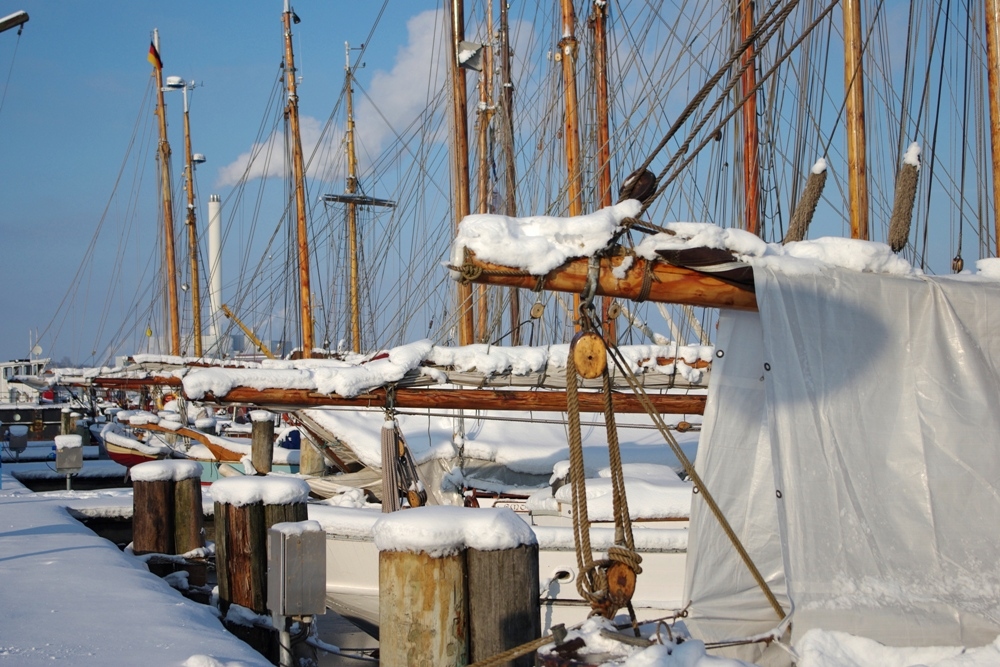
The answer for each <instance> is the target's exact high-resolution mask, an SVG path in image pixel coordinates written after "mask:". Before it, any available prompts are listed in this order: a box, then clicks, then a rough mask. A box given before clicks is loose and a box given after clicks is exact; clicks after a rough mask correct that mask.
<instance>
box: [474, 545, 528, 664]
mask: <svg viewBox="0 0 1000 667" xmlns="http://www.w3.org/2000/svg"><path fill="white" fill-rule="evenodd" d="M466 561H467V567H468V578H469V590H470V591H474V593H473V594H471V595H470V596H469V658H470V660H471V661H473V662H478V661H480V660H485V659H486V658H489V657H492V656H494V655H497V654H498V653H502V652H503V651H507V650H509V649H512V648H514V647H516V646H520V645H521V644H524V643H527V642H530V641H532V640H534V639H538V638H539V637H541V635H542V625H541V617H540V616H539V614H538V597H539V583H538V546H537V545H522V546H519V547H516V548H514V549H505V550H502V551H478V550H476V549H469V550H467V551H466ZM534 664H535V658H534V653H529V654H528V655H524V656H521V657H520V658H518V659H517V660H511V661H509V662H505V663H503V665H505V666H506V667H531V666H532V665H534Z"/></svg>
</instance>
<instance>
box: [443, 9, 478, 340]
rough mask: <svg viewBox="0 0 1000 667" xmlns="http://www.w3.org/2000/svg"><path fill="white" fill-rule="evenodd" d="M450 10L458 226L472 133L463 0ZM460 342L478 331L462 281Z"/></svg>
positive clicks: (464, 208) (465, 207)
mask: <svg viewBox="0 0 1000 667" xmlns="http://www.w3.org/2000/svg"><path fill="white" fill-rule="evenodd" d="M445 7H446V8H447V10H448V16H449V17H450V20H449V21H448V26H449V33H450V34H449V36H448V38H449V42H450V44H449V47H450V49H451V53H450V56H451V64H450V68H451V84H452V85H451V109H452V123H453V126H452V127H453V130H454V131H453V133H452V136H453V140H454V149H453V150H452V198H453V199H454V205H455V224H456V227H457V225H458V223H459V222H461V221H462V218H464V217H465V216H467V215H468V214H469V135H468V120H467V118H468V103H467V101H466V86H465V70H463V69H462V68H461V67H459V62H458V43H459V42H461V41H463V40H464V39H465V5H464V3H463V0H445ZM458 316H459V320H458V343H459V345H469V344H471V343H472V342H473V337H474V335H475V333H474V330H473V317H472V286H471V285H469V284H468V283H458Z"/></svg>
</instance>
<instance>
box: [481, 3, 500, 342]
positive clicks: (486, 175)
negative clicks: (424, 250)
mask: <svg viewBox="0 0 1000 667" xmlns="http://www.w3.org/2000/svg"><path fill="white" fill-rule="evenodd" d="M503 1H506V0H503ZM487 5H488V9H487V16H489V17H490V21H491V22H492V18H493V7H492V3H487ZM487 31H489V29H487ZM490 56H491V53H490V47H489V45H488V44H487V45H484V46H483V69H482V71H481V72H480V73H479V118H478V119H477V127H476V130H477V132H476V134H477V138H478V140H479V166H478V169H477V172H478V173H477V180H478V186H479V188H478V189H479V201H478V202H477V207H476V208H477V210H478V211H479V212H480V213H489V212H490V159H489V150H490V140H489V133H490V122H491V120H492V118H493V106H492V104H491V100H492V92H493V91H492V90H491V87H492V86H491V84H492V81H491V72H490V69H491V67H492V65H493V64H492V62H491V57H490ZM486 287H487V286H486V285H483V284H478V285H476V295H477V297H478V298H477V299H476V301H477V304H478V310H477V312H476V315H477V318H476V341H477V342H479V343H486V342H488V340H487V339H488V335H489V309H488V307H487V301H488V294H487V291H486Z"/></svg>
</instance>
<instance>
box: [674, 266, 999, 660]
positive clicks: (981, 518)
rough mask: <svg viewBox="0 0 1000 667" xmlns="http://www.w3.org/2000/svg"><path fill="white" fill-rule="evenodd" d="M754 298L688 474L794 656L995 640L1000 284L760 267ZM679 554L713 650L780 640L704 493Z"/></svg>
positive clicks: (718, 363)
mask: <svg viewBox="0 0 1000 667" xmlns="http://www.w3.org/2000/svg"><path fill="white" fill-rule="evenodd" d="M754 280H755V282H756V290H757V302H758V305H759V308H760V312H759V314H757V313H736V312H731V311H730V312H726V313H724V315H723V317H722V320H721V323H720V327H719V337H718V351H717V358H716V360H715V361H714V368H713V374H712V375H713V377H712V383H711V386H710V388H709V398H708V406H707V409H706V415H705V420H704V427H703V431H702V437H701V442H700V444H699V450H698V459H697V464H696V466H697V469H698V471H699V474H700V475H702V477H703V479H704V482H705V485H706V486H707V487H708V488H709V489H710V490H711V491H712V493H713V495H714V497H715V498H716V500H717V502H718V503H719V505H720V506H721V508H722V510H723V512H724V513H725V515H726V516H727V518H728V520H729V522H730V524H731V525H732V526H733V528H734V530H735V532H736V534H737V535H739V536H740V538H741V539H742V541H743V543H744V545H745V546H746V547H747V550H748V552H749V553H750V555H751V556H752V557H753V558H754V560H755V562H756V564H757V566H758V567H759V568H760V570H761V572H762V574H763V575H764V577H765V578H766V579H767V580H768V581H769V582H770V583H771V584H772V587H773V590H774V591H775V593H776V594H777V596H778V599H779V601H781V603H782V604H783V606H784V608H785V610H786V611H787V610H790V609H794V612H793V616H792V619H793V624H792V628H793V639H794V637H798V636H801V634H802V633H804V632H805V631H806V630H808V629H810V628H814V627H821V628H824V629H827V630H843V631H846V632H850V633H852V634H856V635H861V636H866V637H871V638H873V639H876V640H878V641H880V642H883V643H885V644H888V645H894V646H927V645H965V646H981V645H983V644H987V643H989V642H991V641H993V639H994V638H996V636H997V634H998V633H1000V410H998V409H997V399H998V396H1000V283H997V282H993V281H984V280H978V279H973V278H968V277H961V278H954V277H952V278H929V277H899V276H886V275H875V274H871V273H861V272H856V271H848V270H843V269H835V268H823V269H819V270H816V271H813V272H809V273H804V274H798V275H791V274H783V273H779V272H776V271H774V270H772V269H769V268H767V267H761V266H757V267H755V269H754ZM688 556H689V557H688V561H687V562H688V576H687V596H688V598H689V599H691V600H692V601H693V604H692V617H693V619H697V618H699V617H701V618H702V619H703V620H702V621H697V620H693V622H692V626H693V627H694V628H696V629H697V630H699V631H701V632H703V633H704V635H705V636H706V638H707V639H720V638H723V637H737V636H746V635H748V634H752V633H756V632H765V631H767V630H769V629H771V628H773V627H774V626H775V625H777V623H778V622H779V619H778V616H777V614H776V613H775V611H774V610H773V609H772V608H771V606H770V605H769V604H768V603H767V601H766V599H765V597H764V595H763V593H761V591H760V590H759V588H757V586H756V584H755V582H754V580H753V579H752V578H751V576H750V575H749V573H748V572H747V570H746V567H745V566H744V565H743V563H742V561H741V560H740V559H739V556H738V555H737V554H736V552H735V550H734V549H733V548H731V547H730V546H729V540H728V539H727V538H726V537H725V535H724V534H723V533H722V530H721V529H720V528H719V526H718V524H717V522H716V520H715V518H714V517H713V516H712V514H711V513H710V512H709V511H708V509H707V507H706V505H705V503H704V502H703V501H702V500H701V499H700V498H699V496H698V495H696V496H695V500H694V502H693V503H692V518H691V535H690V540H689V548H688ZM786 586H787V593H786ZM789 598H790V600H791V602H790V601H789ZM715 619H719V620H715ZM744 655H746V654H744Z"/></svg>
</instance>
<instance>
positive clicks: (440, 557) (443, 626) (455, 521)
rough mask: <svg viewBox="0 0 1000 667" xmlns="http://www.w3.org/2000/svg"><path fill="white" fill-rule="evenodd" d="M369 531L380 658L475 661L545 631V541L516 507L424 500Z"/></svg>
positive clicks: (401, 661)
mask: <svg viewBox="0 0 1000 667" xmlns="http://www.w3.org/2000/svg"><path fill="white" fill-rule="evenodd" d="M372 532H373V535H374V538H375V545H376V546H377V547H378V548H379V628H380V633H379V648H380V653H381V657H382V662H383V664H391V665H395V664H400V665H402V664H416V663H418V662H419V663H421V664H433V665H459V664H468V663H469V662H477V661H479V660H483V659H485V658H489V657H491V656H494V655H496V654H498V653H501V652H503V651H505V650H508V649H511V648H513V647H515V646H520V645H521V644H523V643H525V642H528V641H531V640H532V639H537V638H538V637H539V636H540V634H541V621H540V617H539V614H538V591H539V584H538V543H537V541H536V539H535V534H534V533H533V532H532V531H531V529H530V528H529V527H528V525H527V524H526V523H525V522H523V521H522V520H521V519H519V518H518V517H517V515H515V514H514V513H513V512H512V511H510V510H508V509H471V508H464V507H420V508H417V509H410V510H404V511H401V512H395V513H393V514H388V515H385V516H384V517H382V518H381V519H379V520H378V522H376V524H375V526H374V528H373V531H372ZM533 660H534V658H533V656H525V657H522V658H520V659H519V660H515V661H513V662H512V663H510V664H515V665H522V664H523V665H531V664H534V663H533Z"/></svg>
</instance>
